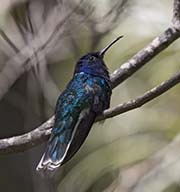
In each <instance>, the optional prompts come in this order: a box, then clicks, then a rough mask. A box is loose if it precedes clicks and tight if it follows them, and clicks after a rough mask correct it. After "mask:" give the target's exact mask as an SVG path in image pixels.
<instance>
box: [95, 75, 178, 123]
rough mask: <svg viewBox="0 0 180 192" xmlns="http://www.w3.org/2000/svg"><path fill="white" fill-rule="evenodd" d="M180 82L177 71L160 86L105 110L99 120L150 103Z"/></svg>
mask: <svg viewBox="0 0 180 192" xmlns="http://www.w3.org/2000/svg"><path fill="white" fill-rule="evenodd" d="M179 82H180V73H177V74H176V75H174V76H173V77H171V78H170V79H169V80H167V81H164V82H162V83H161V84H160V85H159V86H157V87H154V88H153V89H151V90H149V91H147V92H146V93H144V94H143V95H141V96H139V97H137V98H135V99H132V100H130V101H128V102H126V103H122V104H120V105H118V106H116V107H114V108H111V109H107V110H105V111H104V112H103V114H102V115H100V116H98V118H97V121H99V120H103V119H108V118H111V117H114V116H117V115H119V114H122V113H125V112H127V111H130V110H133V109H136V108H139V107H141V106H143V105H144V104H146V103H148V102H149V101H151V100H153V99H155V98H156V97H158V96H160V95H162V94H163V93H165V92H166V91H168V90H169V89H171V88H172V87H174V86H175V85H177V84H178V83H179Z"/></svg>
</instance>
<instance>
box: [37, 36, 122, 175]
mask: <svg viewBox="0 0 180 192" xmlns="http://www.w3.org/2000/svg"><path fill="white" fill-rule="evenodd" d="M122 37H123V36H119V37H118V38H116V39H115V40H114V41H113V42H111V43H110V44H109V45H108V46H106V47H105V48H104V49H102V50H101V51H98V52H93V53H88V54H86V55H84V56H83V57H81V58H80V59H79V61H78V62H77V64H76V66H75V70H74V75H73V78H72V80H71V81H70V82H69V83H68V85H67V87H66V89H65V90H64V91H63V92H62V94H61V95H60V96H59V98H58V101H57V104H56V109H55V123H54V126H53V129H52V133H51V136H50V139H49V142H48V144H47V148H46V151H45V153H44V154H43V156H42V158H41V160H40V162H39V164H38V166H37V168H36V169H37V171H40V170H42V171H45V172H49V171H50V172H54V171H55V170H57V168H58V167H59V166H61V165H63V164H64V163H66V162H67V161H68V160H69V159H71V158H72V157H73V156H74V154H75V153H76V152H77V151H78V149H79V148H80V147H81V145H82V144H83V142H84V140H85V139H86V137H87V135H88V133H89V131H90V129H91V127H92V125H93V123H94V121H95V118H96V116H97V115H99V114H101V113H102V112H103V111H104V110H105V109H107V108H109V104H110V98H111V92H112V88H111V83H110V77H109V72H108V69H107V67H106V65H105V63H104V61H103V57H104V54H105V53H106V51H107V50H108V49H109V48H110V47H111V46H112V45H113V44H114V43H115V42H116V41H118V40H119V39H120V38H122Z"/></svg>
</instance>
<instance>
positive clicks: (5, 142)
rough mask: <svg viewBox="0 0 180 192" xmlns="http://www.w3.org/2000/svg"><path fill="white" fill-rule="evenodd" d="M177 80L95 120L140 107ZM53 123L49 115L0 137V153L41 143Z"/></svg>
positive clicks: (119, 106)
mask: <svg viewBox="0 0 180 192" xmlns="http://www.w3.org/2000/svg"><path fill="white" fill-rule="evenodd" d="M179 82H180V73H177V74H176V75H174V76H173V77H172V78H170V79H169V80H167V81H164V82H163V83H161V84H160V85H159V86H157V87H154V88H153V89H151V90H150V91H147V92H146V93H145V94H144V95H142V96H139V97H137V98H136V99H133V100H131V101H128V102H126V103H123V104H120V105H118V106H116V107H114V108H112V109H107V110H105V111H104V112H103V114H102V115H100V116H98V117H97V119H96V121H101V120H104V119H107V118H111V117H114V116H116V115H119V114H121V113H125V112H127V111H130V110H133V109H136V108H138V107H141V106H142V105H144V104H145V103H147V102H149V101H151V100H153V99H154V98H156V97H158V96H159V95H161V94H163V93H165V92H166V91H167V90H169V89H171V88H172V87H174V86H175V85H176V84H178V83H179ZM53 124H54V116H53V117H51V118H50V119H49V120H48V121H46V122H45V123H44V124H42V125H40V126H39V127H38V128H36V129H34V130H33V131H31V132H29V133H26V134H24V135H20V136H15V137H11V138H7V139H1V140H0V154H7V153H14V152H22V151H24V150H27V149H29V148H32V147H34V146H36V145H38V144H41V143H42V142H44V141H46V140H47V139H48V138H49V135H50V133H51V128H52V126H53Z"/></svg>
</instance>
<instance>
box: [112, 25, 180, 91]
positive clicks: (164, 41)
mask: <svg viewBox="0 0 180 192" xmlns="http://www.w3.org/2000/svg"><path fill="white" fill-rule="evenodd" d="M179 36H180V32H179V31H177V30H176V28H174V27H169V28H168V29H167V30H165V31H164V33H163V34H162V35H160V36H159V37H156V38H155V39H154V40H153V41H152V42H151V43H150V44H149V45H147V46H146V47H145V48H144V49H142V50H140V51H139V52H138V53H137V54H135V55H134V56H133V57H132V58H131V59H130V60H129V61H127V62H126V63H124V64H123V65H122V66H121V67H120V68H119V69H117V70H115V71H114V72H113V73H112V74H111V82H112V87H113V88H114V87H116V86H118V85H119V84H120V83H122V82H123V81H124V80H126V79H127V78H128V77H130V76H131V75H132V74H134V73H135V72H136V71H137V70H139V69H140V68H141V67H143V66H144V65H145V64H147V62H148V61H150V60H151V59H153V58H154V57H155V56H156V55H158V54H159V53H160V52H161V51H163V50H164V49H165V48H167V47H168V46H169V45H171V44H172V43H173V42H174V41H175V40H176V39H178V38H179Z"/></svg>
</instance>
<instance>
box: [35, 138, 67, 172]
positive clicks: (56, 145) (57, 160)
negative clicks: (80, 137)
mask: <svg viewBox="0 0 180 192" xmlns="http://www.w3.org/2000/svg"><path fill="white" fill-rule="evenodd" d="M65 150H66V146H65V145H64V144H63V143H62V142H61V139H60V137H59V136H58V135H54V136H51V138H50V140H49V142H48V145H47V148H46V151H45V153H44V154H43V156H42V158H41V160H40V162H39V164H38V166H37V167H36V170H37V171H38V172H40V173H42V174H43V175H44V174H45V175H46V174H47V175H53V174H54V173H55V172H56V170H57V168H58V167H59V166H60V165H61V164H62V161H63V159H64V154H65Z"/></svg>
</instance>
